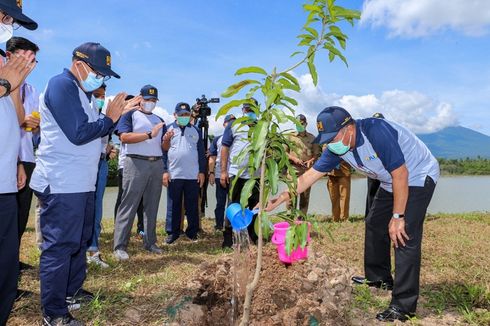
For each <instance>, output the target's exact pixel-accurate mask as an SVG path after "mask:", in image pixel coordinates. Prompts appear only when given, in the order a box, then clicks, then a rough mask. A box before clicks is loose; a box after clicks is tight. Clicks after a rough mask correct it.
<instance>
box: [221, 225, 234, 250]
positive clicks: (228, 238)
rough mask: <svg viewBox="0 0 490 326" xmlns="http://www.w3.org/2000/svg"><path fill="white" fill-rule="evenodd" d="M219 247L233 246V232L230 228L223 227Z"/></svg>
mask: <svg viewBox="0 0 490 326" xmlns="http://www.w3.org/2000/svg"><path fill="white" fill-rule="evenodd" d="M221 248H223V249H224V248H233V234H232V231H231V229H228V228H225V230H224V231H223V243H222V244H221Z"/></svg>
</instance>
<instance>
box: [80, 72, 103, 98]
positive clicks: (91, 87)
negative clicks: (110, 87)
mask: <svg viewBox="0 0 490 326" xmlns="http://www.w3.org/2000/svg"><path fill="white" fill-rule="evenodd" d="M76 68H77V72H78V77H80V79H82V77H81V76H80V71H79V70H78V66H76ZM83 68H84V69H85V71H87V68H85V66H84V67H83ZM80 83H81V84H82V88H83V89H84V90H85V91H86V92H92V91H95V90H96V89H97V88H100V86H102V84H103V83H104V79H103V78H100V79H99V78H97V75H96V74H94V73H93V72H89V73H88V76H87V78H86V79H85V80H82V81H81V82H80Z"/></svg>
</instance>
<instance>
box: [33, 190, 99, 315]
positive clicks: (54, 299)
mask: <svg viewBox="0 0 490 326" xmlns="http://www.w3.org/2000/svg"><path fill="white" fill-rule="evenodd" d="M35 194H36V196H37V197H38V198H39V201H40V207H41V232H42V235H43V244H42V248H41V249H42V252H41V259H40V264H39V276H40V280H41V305H42V307H43V311H44V313H45V314H46V315H48V316H50V317H58V316H62V315H65V314H67V313H68V307H67V304H66V297H68V296H70V297H71V296H73V295H74V294H75V293H76V292H77V291H78V290H79V289H80V288H81V287H82V285H83V282H84V281H85V276H86V267H87V266H86V264H87V262H86V256H85V255H86V252H87V246H88V242H89V241H90V238H91V236H92V229H93V225H94V209H95V194H94V192H84V193H72V194H51V193H49V187H48V188H47V189H46V191H45V192H44V193H38V192H35Z"/></svg>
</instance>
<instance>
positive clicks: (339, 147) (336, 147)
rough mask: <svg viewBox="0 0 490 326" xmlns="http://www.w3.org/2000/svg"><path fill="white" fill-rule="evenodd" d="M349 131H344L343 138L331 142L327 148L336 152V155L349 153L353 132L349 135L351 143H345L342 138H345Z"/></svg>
mask: <svg viewBox="0 0 490 326" xmlns="http://www.w3.org/2000/svg"><path fill="white" fill-rule="evenodd" d="M346 132H347V130H346V131H345V132H344V135H343V136H342V139H340V140H339V141H338V142H335V143H330V144H328V145H327V148H328V150H329V151H331V152H332V153H334V154H336V155H344V154H345V153H347V152H348V151H349V149H350V142H351V140H352V134H351V135H350V136H349V145H344V143H343V142H342V140H343V139H344V136H345V133H346Z"/></svg>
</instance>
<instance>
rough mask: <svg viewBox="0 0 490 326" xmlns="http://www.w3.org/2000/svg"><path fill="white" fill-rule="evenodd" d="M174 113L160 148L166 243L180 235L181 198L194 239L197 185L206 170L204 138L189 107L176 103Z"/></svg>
mask: <svg viewBox="0 0 490 326" xmlns="http://www.w3.org/2000/svg"><path fill="white" fill-rule="evenodd" d="M174 116H175V122H174V123H172V124H171V125H169V126H168V131H167V133H166V134H165V136H164V137H163V149H164V150H165V151H166V154H165V155H164V160H165V168H166V171H165V173H164V174H163V185H164V186H165V187H167V217H166V224H165V230H166V231H167V234H168V237H167V239H166V243H167V244H172V243H174V242H175V241H176V240H177V239H178V238H179V236H180V219H181V214H182V200H183V201H184V208H185V212H186V215H187V229H186V230H185V234H186V235H187V237H188V238H189V239H191V240H193V241H196V240H197V232H198V231H199V207H198V201H199V188H202V186H203V185H204V179H205V178H204V173H206V157H205V154H204V142H203V140H202V136H201V133H200V131H199V129H197V127H196V126H193V125H192V124H191V123H190V119H191V107H190V106H189V104H187V103H183V102H181V103H177V105H176V106H175V113H174Z"/></svg>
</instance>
